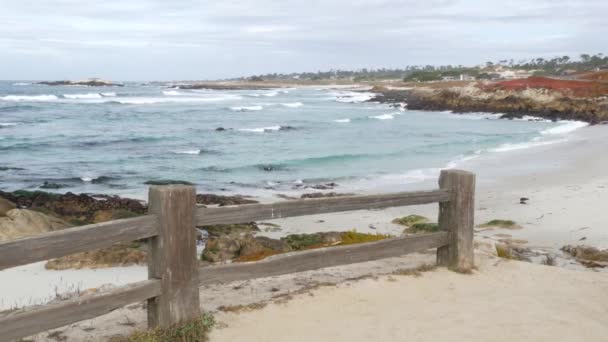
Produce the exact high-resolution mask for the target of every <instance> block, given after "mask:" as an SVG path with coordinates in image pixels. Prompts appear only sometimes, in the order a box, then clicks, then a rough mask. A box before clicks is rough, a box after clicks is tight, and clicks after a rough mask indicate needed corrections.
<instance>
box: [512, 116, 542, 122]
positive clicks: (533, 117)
mask: <svg viewBox="0 0 608 342" xmlns="http://www.w3.org/2000/svg"><path fill="white" fill-rule="evenodd" d="M513 120H515V121H537V122H551V120H547V119H543V118H539V117H537V116H530V115H524V116H522V117H521V118H515V119H513Z"/></svg>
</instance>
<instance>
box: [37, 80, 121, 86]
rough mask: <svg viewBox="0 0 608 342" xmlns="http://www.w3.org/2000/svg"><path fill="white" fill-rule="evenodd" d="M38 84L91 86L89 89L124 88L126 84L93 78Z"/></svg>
mask: <svg viewBox="0 0 608 342" xmlns="http://www.w3.org/2000/svg"><path fill="white" fill-rule="evenodd" d="M36 84H44V85H49V86H89V87H123V86H124V84H120V83H113V82H111V81H106V80H101V79H97V78H92V79H88V80H81V81H69V80H63V81H42V82H38V83H36Z"/></svg>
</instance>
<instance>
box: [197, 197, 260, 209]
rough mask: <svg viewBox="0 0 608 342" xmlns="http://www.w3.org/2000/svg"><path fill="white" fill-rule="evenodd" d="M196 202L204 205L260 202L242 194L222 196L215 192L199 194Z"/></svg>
mask: <svg viewBox="0 0 608 342" xmlns="http://www.w3.org/2000/svg"><path fill="white" fill-rule="evenodd" d="M196 203H198V204H204V205H213V204H218V205H219V206H220V207H223V206H227V205H241V204H254V203H258V201H255V200H252V199H248V198H245V197H244V196H241V195H235V196H222V195H215V194H197V195H196Z"/></svg>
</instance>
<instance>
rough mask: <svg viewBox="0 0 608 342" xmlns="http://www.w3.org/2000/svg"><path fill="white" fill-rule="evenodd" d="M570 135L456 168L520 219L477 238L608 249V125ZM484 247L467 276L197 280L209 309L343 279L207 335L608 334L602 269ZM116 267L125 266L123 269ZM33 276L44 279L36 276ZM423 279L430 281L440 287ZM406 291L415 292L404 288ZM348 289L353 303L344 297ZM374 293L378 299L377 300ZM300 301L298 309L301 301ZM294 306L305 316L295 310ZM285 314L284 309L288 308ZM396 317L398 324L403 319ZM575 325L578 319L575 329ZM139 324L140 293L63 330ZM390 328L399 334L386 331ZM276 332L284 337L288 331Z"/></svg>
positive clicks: (344, 223)
mask: <svg viewBox="0 0 608 342" xmlns="http://www.w3.org/2000/svg"><path fill="white" fill-rule="evenodd" d="M565 138H566V139H567V140H568V141H566V142H561V143H557V144H554V145H546V146H539V147H534V148H530V149H524V150H514V151H509V152H501V153H490V154H486V155H484V156H483V157H481V158H478V159H473V160H469V161H466V162H463V163H461V164H459V165H458V168H460V169H465V170H470V171H472V172H475V173H476V174H477V181H478V186H477V193H476V211H475V219H476V222H477V223H483V222H486V221H489V220H492V219H510V220H514V221H516V222H517V223H518V224H519V225H520V226H522V229H517V230H511V229H508V230H507V229H494V230H481V229H478V231H477V232H476V240H477V241H484V240H488V241H497V240H499V239H501V238H503V237H504V236H500V237H497V236H496V234H508V235H510V236H512V238H514V239H521V240H526V241H527V243H526V244H524V246H528V247H531V248H535V249H540V250H543V251H551V252H553V253H558V251H559V248H561V247H562V246H563V245H567V244H574V245H578V244H585V245H589V246H595V247H599V248H608V226H607V225H606V222H608V210H606V203H608V174H606V173H605V170H607V169H608V158H604V155H605V151H606V150H608V126H594V127H587V128H583V129H580V130H578V131H576V132H574V133H571V134H569V135H567V136H566V137H565ZM436 187H437V185H436V180H433V181H432V182H426V183H420V184H416V185H407V186H405V189H409V190H414V189H431V188H436ZM396 190H398V191H400V190H404V189H396ZM520 197H527V198H529V199H530V200H529V201H528V204H525V205H524V204H520V203H519V199H520ZM437 207H438V206H437V205H436V204H433V205H424V206H415V207H403V208H389V209H384V210H364V211H357V212H346V213H336V214H324V215H315V216H305V217H295V218H289V219H281V220H273V221H269V222H272V223H275V224H278V225H280V226H281V231H279V232H263V233H262V234H263V235H267V236H272V237H279V236H283V235H287V234H291V233H304V232H314V231H330V230H342V231H344V230H351V229H356V230H357V231H360V232H378V233H390V234H395V235H398V234H400V233H401V232H402V231H403V227H402V226H398V225H395V224H392V223H391V221H392V220H393V219H394V218H396V217H401V216H405V215H408V214H421V215H424V216H427V217H429V218H435V217H437ZM583 238H585V239H584V240H581V239H583ZM480 252H481V251H478V253H480ZM483 258H486V257H482V256H481V255H480V254H478V261H480V263H481V266H480V270H479V272H478V273H476V274H475V275H471V276H463V275H458V274H454V273H451V272H448V271H446V270H439V271H436V272H431V273H428V274H425V276H424V277H422V278H409V277H399V278H398V279H397V281H393V280H389V278H386V277H383V278H380V280H378V281H375V280H361V281H357V282H355V281H352V280H348V279H351V278H357V277H361V276H364V275H369V274H374V275H380V274H388V273H391V272H393V271H394V270H396V269H400V268H411V267H415V266H416V265H419V264H423V263H432V262H434V254H433V253H430V254H419V255H408V256H404V257H401V258H392V259H387V260H381V261H375V262H370V263H362V264H356V265H350V266H342V267H336V268H329V269H323V270H318V271H312V272H303V273H299V274H293V275H286V276H280V277H273V278H267V279H259V280H253V281H249V282H239V283H234V284H225V285H217V286H212V287H204V288H201V301H202V309H204V310H210V311H215V310H217V308H218V307H220V306H235V305H248V304H252V303H259V302H267V301H269V300H271V298H273V297H276V296H286V295H290V294H294V293H298V292H301V291H303V290H305V289H308V288H311V287H314V286H317V285H319V284H324V283H332V284H335V283H338V284H342V285H339V286H338V288H323V289H321V290H318V292H317V291H315V292H313V294H314V296H315V297H310V298H308V295H299V296H296V297H295V298H296V301H295V302H294V303H298V304H297V306H296V305H295V304H294V305H292V304H287V305H286V306H281V305H274V304H271V305H270V306H268V307H267V309H265V310H262V311H253V312H246V313H242V314H241V315H234V314H224V313H220V314H219V315H218V318H219V320H220V321H221V322H222V324H220V326H222V325H228V327H227V328H225V329H218V330H216V332H214V333H213V337H214V339H213V340H212V341H214V340H216V341H230V340H234V339H232V337H234V336H241V337H243V336H244V337H245V339H240V340H253V338H254V337H255V336H257V337H259V338H263V337H264V336H270V335H264V334H265V333H263V332H261V331H260V330H259V329H260V328H261V327H265V328H266V329H267V330H269V331H270V332H268V333H269V334H270V333H272V331H275V330H276V331H275V332H276V333H278V332H281V331H286V330H283V328H287V327H289V328H290V329H293V331H294V334H291V335H290V337H292V338H296V336H300V335H298V334H297V333H295V332H298V331H301V332H302V335H301V336H308V337H309V338H308V339H307V340H313V339H317V340H325V339H326V338H327V336H332V340H336V341H338V340H341V339H342V338H344V340H346V339H347V338H348V337H353V339H352V340H353V341H356V340H357V339H354V337H355V336H358V338H361V337H366V340H382V339H378V338H370V335H366V334H370V333H373V334H389V335H386V336H384V335H377V336H380V337H384V338H385V339H384V340H394V339H397V338H396V337H395V336H406V337H408V339H414V340H421V339H422V337H424V338H427V334H428V336H429V339H430V337H441V336H443V337H445V336H448V337H449V336H452V335H450V332H451V333H452V334H454V335H453V336H461V337H462V338H461V340H470V337H471V336H480V338H477V339H478V340H501V339H504V340H507V339H509V340H520V339H528V340H563V339H567V338H569V339H570V340H602V339H605V338H602V337H605V335H606V332H607V331H606V329H605V327H602V326H601V325H599V323H598V322H599V321H603V322H606V320H608V312H607V311H606V310H605V308H606V307H607V305H606V304H608V302H606V300H605V298H606V296H605V293H606V289H607V288H606V282H607V281H608V275H607V273H605V272H594V271H591V270H586V269H583V268H582V267H581V266H580V265H578V264H576V263H574V262H573V261H568V260H566V261H565V262H563V263H560V266H564V267H565V268H574V269H577V270H581V271H576V270H567V269H564V268H561V267H548V266H541V265H534V264H529V263H522V262H515V261H509V262H505V261H501V259H495V258H493V259H489V261H487V260H486V259H483ZM495 264H496V265H495ZM116 271H117V272H121V271H120V269H117V270H116ZM3 272H7V271H2V272H0V278H2V279H6V278H5V277H4V275H6V273H3ZM393 278H395V277H393ZM31 281H39V280H36V278H32V280H31ZM104 283H105V282H103V281H102V282H100V283H99V285H102V284H104ZM346 283H349V284H352V288H350V287H349V286H347V285H344V284H346ZM397 285H399V286H397ZM90 286H94V284H91V285H90ZM385 287H386V288H385ZM426 289H429V290H430V289H434V291H432V292H433V294H432V295H431V294H430V291H427V290H426ZM349 291H350V292H349ZM406 293H409V294H412V293H414V294H416V295H410V296H400V295H401V294H406ZM600 294H602V295H603V297H602V295H600ZM45 295H46V294H45ZM0 296H3V297H2V298H0V303H2V302H4V303H12V301H11V298H10V293H0ZM359 296H361V297H359ZM382 296H384V297H382ZM334 297H335V300H333V299H332V298H334ZM319 298H322V300H319ZM357 298H364V300H358V299H357ZM465 299H466V301H465ZM30 300H33V299H31V298H30ZM332 300H333V301H332ZM349 300H350V302H352V303H350V304H349ZM375 301H378V304H377V305H376V304H374V305H372V302H375ZM383 303H384V304H383ZM393 303H399V304H398V305H392V304H393ZM300 305H301V308H302V310H299V309H298V310H294V308H295V307H299V306H300ZM316 307H318V308H324V309H325V311H326V312H325V313H324V314H321V311H315V308H316ZM365 307H367V309H366V308H365ZM403 308H406V309H403ZM441 308H443V309H441ZM342 309H343V310H344V311H342ZM465 309H466V311H465ZM282 310H284V311H282ZM289 310H292V311H289ZM307 310H308V311H307ZM374 310H376V311H374ZM396 310H399V311H396ZM442 310H443V311H442ZM299 311H301V316H297V315H296V314H297V312H299ZM250 315H251V316H250ZM293 315H296V316H293ZM310 315H312V316H310ZM282 316H284V317H285V318H283V319H281V317H282ZM287 317H292V319H287ZM439 318H440V319H439ZM275 319H276V321H273V320H275ZM255 322H259V324H256V323H255ZM497 322H500V324H497ZM406 323H407V324H406ZM575 323H576V324H575ZM399 324H401V325H402V326H401V327H397V326H398V325H399ZM446 326H447V327H449V329H448V328H446ZM579 326H580V327H581V328H580V329H578V328H576V327H579ZM369 327H374V328H373V329H370V328H369ZM407 327H409V328H407ZM89 328H93V330H89ZM143 328H145V312H144V311H143V309H142V306H141V304H136V305H131V306H129V307H127V308H124V309H120V310H116V311H114V312H112V313H111V314H108V315H105V316H101V317H99V318H96V319H93V320H89V321H84V322H81V323H78V324H74V325H71V326H70V327H68V328H61V329H58V331H62V334H63V335H65V336H67V337H69V339H68V341H69V340H89V341H104V340H106V339H107V338H108V337H109V336H112V335H114V334H125V333H128V332H130V331H133V329H143ZM254 328H255V329H257V330H255V329H254ZM279 328H280V329H279ZM334 328H335V330H332V329H334ZM359 328H360V329H359ZM364 328H367V330H369V331H364ZM406 328H407V329H406ZM444 328H445V329H447V330H443V329H444ZM251 329H253V330H251ZM351 329H352V331H353V333H352V334H351V332H350V330H351ZM305 332H308V333H309V334H311V335H306V334H304V333H305ZM393 333H394V334H398V335H390V334H393ZM315 334H321V335H315ZM323 334H328V335H323ZM471 334H479V335H471ZM526 334H528V335H526ZM602 334H603V335H604V336H602ZM254 335H255V336H254ZM46 336H47V334H40V335H38V336H37V337H36V338H35V340H36V341H44V340H48V338H47V337H46ZM272 336H274V337H276V338H277V340H280V339H279V337H280V336H281V335H272ZM323 336H325V338H322V337H323ZM372 336H376V335H372ZM334 337H335V339H334ZM399 338H400V337H399ZM262 340H263V339H260V341H262ZM267 340H273V339H267ZM291 340H294V339H291ZM349 340H350V339H349ZM361 340H363V339H362V338H361Z"/></svg>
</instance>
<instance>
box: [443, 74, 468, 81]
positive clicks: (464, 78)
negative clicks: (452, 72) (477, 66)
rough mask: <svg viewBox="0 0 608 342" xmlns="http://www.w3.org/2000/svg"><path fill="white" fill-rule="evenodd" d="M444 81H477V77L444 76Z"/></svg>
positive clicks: (463, 75) (462, 75)
mask: <svg viewBox="0 0 608 342" xmlns="http://www.w3.org/2000/svg"><path fill="white" fill-rule="evenodd" d="M441 80H442V81H475V77H473V76H470V75H465V74H461V75H460V76H443V77H441Z"/></svg>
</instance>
